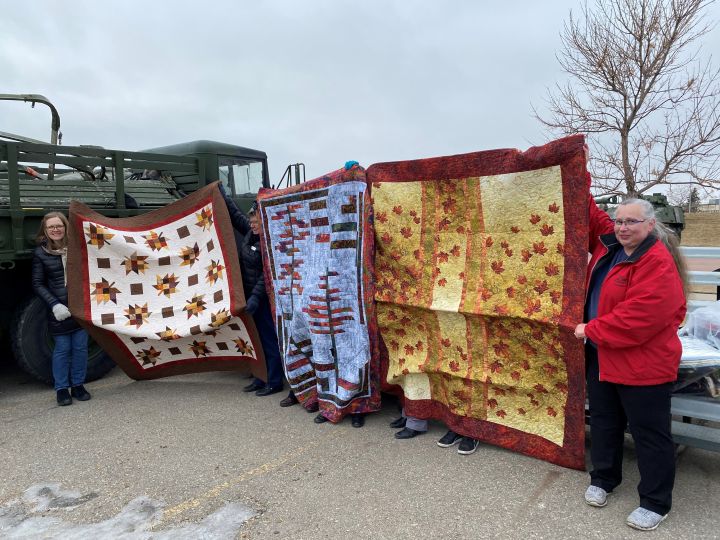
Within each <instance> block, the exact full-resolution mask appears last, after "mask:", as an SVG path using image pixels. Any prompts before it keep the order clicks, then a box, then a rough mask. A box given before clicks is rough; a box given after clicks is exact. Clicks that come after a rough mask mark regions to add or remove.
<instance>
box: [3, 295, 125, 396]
mask: <svg viewBox="0 0 720 540" xmlns="http://www.w3.org/2000/svg"><path fill="white" fill-rule="evenodd" d="M47 317H48V312H47V308H46V306H45V304H44V303H43V301H42V300H40V299H39V298H37V297H32V298H30V299H29V300H27V301H26V302H25V303H24V304H23V305H21V306H20V307H19V308H18V309H17V311H16V312H15V319H14V321H13V324H12V327H11V334H10V341H11V343H12V349H13V355H14V356H15V362H16V363H17V365H18V366H19V367H20V369H22V370H23V371H24V372H25V373H27V374H28V375H30V376H32V377H33V378H35V379H37V380H38V381H41V382H44V383H46V384H53V375H52V351H53V347H54V344H55V342H54V340H53V337H52V334H50V331H49V330H48V324H47ZM113 367H115V362H113V361H112V359H111V358H110V357H109V356H108V355H107V354H106V353H105V351H103V350H102V349H101V348H100V346H99V345H98V344H97V343H95V342H94V341H93V340H92V339H90V340H89V341H88V366H87V375H86V377H85V381H86V382H89V381H94V380H97V379H100V378H101V377H103V376H104V375H105V374H107V373H108V372H109V371H110V370H111V369H112V368H113Z"/></svg>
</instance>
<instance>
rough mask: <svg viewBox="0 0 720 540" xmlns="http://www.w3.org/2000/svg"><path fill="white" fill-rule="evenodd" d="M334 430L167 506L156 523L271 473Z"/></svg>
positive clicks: (333, 434)
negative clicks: (312, 441) (315, 440)
mask: <svg viewBox="0 0 720 540" xmlns="http://www.w3.org/2000/svg"><path fill="white" fill-rule="evenodd" d="M333 431H334V432H333V433H331V434H330V435H328V436H327V437H324V438H323V439H322V440H320V441H317V442H314V443H312V444H307V445H305V446H301V447H299V448H297V449H295V450H293V451H291V452H288V453H286V454H284V455H282V456H280V457H278V458H276V459H273V460H271V461H268V462H267V463H263V464H262V465H260V466H259V467H255V468H254V469H251V470H249V471H247V472H244V473H243V474H241V475H240V476H238V477H236V478H233V479H231V480H227V481H225V482H223V483H222V484H218V485H217V486H214V487H212V488H211V489H209V490H208V491H206V492H205V493H202V494H200V495H198V496H196V497H193V498H192V499H188V500H187V501H184V502H181V503H179V504H176V505H175V506H171V507H169V508H167V509H166V510H165V511H164V512H163V515H162V517H161V518H160V519H159V520H158V521H157V522H156V523H155V526H157V525H159V524H161V523H162V522H164V521H166V520H167V519H169V518H173V517H175V516H178V515H180V514H182V513H183V512H186V511H188V510H190V509H192V508H197V507H198V506H200V505H201V504H202V503H204V502H207V501H210V500H212V499H215V498H217V497H218V496H219V495H220V494H221V493H222V492H223V491H225V490H227V489H230V488H231V487H233V486H236V485H238V484H241V483H242V482H245V481H246V480H249V479H250V478H253V477H254V476H260V475H263V474H267V473H270V472H272V471H274V470H275V469H277V468H279V467H281V466H282V465H284V464H285V463H287V462H288V461H290V460H292V459H295V458H298V457H300V456H301V455H303V454H305V453H306V452H308V451H309V450H312V449H313V448H315V447H317V446H318V445H319V444H320V443H326V442H327V440H328V439H329V438H331V437H334V436H336V435H337V434H338V433H340V431H338V430H333Z"/></svg>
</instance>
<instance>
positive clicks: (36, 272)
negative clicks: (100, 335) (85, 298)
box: [32, 246, 80, 335]
mask: <svg viewBox="0 0 720 540" xmlns="http://www.w3.org/2000/svg"><path fill="white" fill-rule="evenodd" d="M32 286H33V290H34V291H35V294H37V295H38V296H39V297H40V298H41V299H42V300H43V301H44V302H45V303H46V304H47V307H48V326H49V327H50V333H51V334H53V335H59V334H69V333H70V332H74V331H75V330H79V329H80V326H79V325H78V323H76V322H75V320H74V319H73V318H72V317H69V318H67V319H65V320H64V321H58V320H57V319H55V316H54V315H53V313H52V307H53V306H54V305H56V304H63V305H64V306H67V305H68V294H67V287H66V286H65V272H64V270H63V264H62V257H61V256H60V255H53V254H51V253H48V252H47V251H45V250H44V249H43V248H42V246H40V247H37V248H35V252H34V253H33V261H32Z"/></svg>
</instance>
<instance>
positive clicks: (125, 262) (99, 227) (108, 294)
mask: <svg viewBox="0 0 720 540" xmlns="http://www.w3.org/2000/svg"><path fill="white" fill-rule="evenodd" d="M70 225H71V231H70V236H69V249H68V254H69V255H68V277H69V279H68V294H69V303H70V311H71V312H72V313H73V315H74V316H75V317H76V318H78V320H79V321H80V323H81V324H82V325H83V326H84V327H85V328H87V330H88V332H89V333H90V335H91V336H92V337H93V338H94V339H95V341H97V342H98V343H99V344H100V345H101V346H102V347H103V349H104V350H105V351H106V352H107V353H108V354H109V355H110V356H111V357H112V358H113V359H114V360H115V362H117V364H118V365H119V366H120V367H121V368H122V369H123V370H124V371H125V372H126V373H127V374H128V375H129V376H130V377H132V378H134V379H154V378H158V377H165V376H168V375H176V374H181V373H194V372H200V371H213V370H231V369H241V368H247V367H249V368H250V370H251V371H252V372H253V373H255V374H256V375H257V376H259V377H261V378H263V379H264V378H265V360H264V356H263V353H262V347H261V346H260V342H259V339H258V335H257V330H256V328H255V323H254V321H253V320H252V317H250V316H248V315H247V314H245V313H244V310H243V308H244V306H245V298H244V294H243V289H242V278H241V275H240V266H239V261H238V256H237V250H236V247H235V240H234V236H233V230H232V226H231V224H230V219H229V216H228V213H227V208H226V206H225V202H224V201H223V198H222V196H221V194H220V192H219V191H218V189H217V184H213V185H211V186H208V187H205V188H203V189H201V190H199V191H197V192H195V193H193V194H192V195H189V196H188V197H186V198H184V199H182V200H180V201H178V202H176V203H174V204H172V205H170V206H167V207H165V208H161V209H159V210H156V211H153V212H149V213H147V214H143V215H140V216H135V217H128V218H122V219H113V218H106V217H104V216H102V215H100V214H99V213H97V212H95V211H93V210H92V209H90V208H89V207H87V206H85V205H84V204H82V203H79V202H76V201H73V202H72V203H71V205H70Z"/></svg>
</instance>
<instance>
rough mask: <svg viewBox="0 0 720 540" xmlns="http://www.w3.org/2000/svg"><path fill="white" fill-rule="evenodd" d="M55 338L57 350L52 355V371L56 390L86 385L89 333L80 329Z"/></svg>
mask: <svg viewBox="0 0 720 540" xmlns="http://www.w3.org/2000/svg"><path fill="white" fill-rule="evenodd" d="M53 338H54V339H55V349H54V350H53V355H52V371H53V379H55V390H61V389H62V388H69V387H71V386H78V385H79V384H84V383H85V373H86V372H87V363H88V335H87V332H85V330H82V329H79V330H75V331H74V332H70V333H69V334H59V335H57V336H53Z"/></svg>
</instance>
